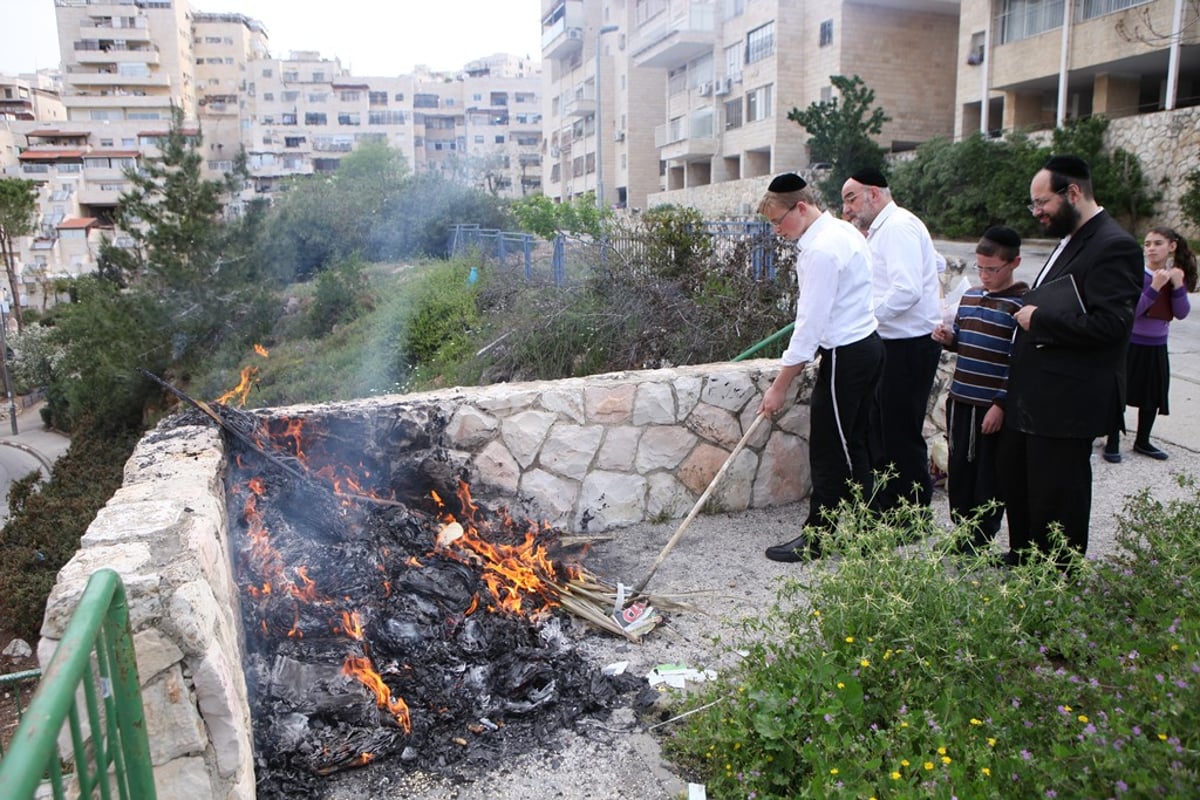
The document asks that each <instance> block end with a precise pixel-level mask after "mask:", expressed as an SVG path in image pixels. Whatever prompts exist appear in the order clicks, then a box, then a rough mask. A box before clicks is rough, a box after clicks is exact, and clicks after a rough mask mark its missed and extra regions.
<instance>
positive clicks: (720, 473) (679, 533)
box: [630, 414, 765, 599]
mask: <svg viewBox="0 0 1200 800" xmlns="http://www.w3.org/2000/svg"><path fill="white" fill-rule="evenodd" d="M763 419H765V417H763V415H762V414H759V415H758V416H756V417H755V418H754V421H753V422H751V423H750V427H748V428H746V432H745V433H743V434H742V438H741V440H740V441H738V443H737V444H736V445H735V446H734V448H733V450H731V451H730V452H729V457H728V458H726V459H725V463H724V464H722V465H721V468H720V469H719V470H717V474H716V475H714V476H713V479H712V480H711V481H709V482H708V488H706V489H705V490H704V494H702V495H700V499H699V500H697V501H696V504H695V505H694V506H692V510H691V511H690V512H688V515H687V516H686V517H684V518H683V522H682V523H681V524H680V525H679V527H678V528H677V529H676V531H675V533H674V535H673V536H671V539H670V540H669V541H668V542H667V544H666V546H665V547H663V549H662V552H660V553H659V554H658V558H656V559H654V563H653V564H652V565H651V566H650V571H649V572H647V573H646V577H644V578H642V579H641V580H640V581H638V584H637V585H636V586H634V587H633V595H631V598H630V599H632V598H633V597H637V596H638V595H640V594H641V593H642V590H643V589H645V588H646V584H648V583H649V582H650V579H651V578H653V577H654V573H655V572H657V571H658V568H659V567H660V566H661V565H662V563H663V561H664V560H665V559H666V557H667V554H668V553H670V552H671V551H672V550H673V549H674V548H675V545H676V544H677V543H678V542H679V540H680V538H682V537H683V532H684V531H685V530H687V526H688V525H690V524H691V522H692V520H693V519H695V518H696V515H697V514H699V513H700V509H702V508H704V504H705V503H706V502H708V496H709V495H710V494H712V493H713V489H715V488H716V487H717V484H719V483H720V482H721V478H723V477H725V473H726V472H728V471H729V466H730V465H731V464H733V461H734V459H736V458H737V457H738V453H741V452H742V450H743V449H745V447H746V443H747V442H749V441H750V436H751V434H753V433H754V430H755V429H756V428H757V427H758V424H759V423H760V422H762V421H763Z"/></svg>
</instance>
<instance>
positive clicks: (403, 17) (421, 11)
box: [0, 0, 542, 76]
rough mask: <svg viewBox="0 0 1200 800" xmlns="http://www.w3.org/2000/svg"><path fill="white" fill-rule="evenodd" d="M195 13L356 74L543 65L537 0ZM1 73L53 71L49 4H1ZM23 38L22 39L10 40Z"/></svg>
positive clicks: (279, 6) (306, 3)
mask: <svg viewBox="0 0 1200 800" xmlns="http://www.w3.org/2000/svg"><path fill="white" fill-rule="evenodd" d="M192 7H193V8H194V9H196V10H197V11H208V12H221V13H230V12H232V13H239V14H245V15H246V16H248V17H251V18H253V19H257V20H259V21H260V22H262V23H263V24H264V25H265V26H266V28H267V34H268V35H269V43H270V47H271V55H272V56H274V57H276V58H286V57H287V55H288V52H289V51H291V50H317V51H319V52H320V54H321V56H322V57H323V58H334V57H337V58H339V59H340V60H341V62H342V66H343V67H346V68H348V69H350V70H351V72H353V74H355V75H363V76H390V75H402V74H405V73H408V72H412V68H413V65H414V64H425V65H426V66H428V67H430V68H432V69H434V70H456V69H459V68H460V67H462V66H463V65H464V64H466V63H467V62H468V61H472V60H474V59H476V58H482V57H483V56H490V55H492V54H493V53H512V54H513V55H516V56H531V57H533V58H534V59H537V60H540V59H541V52H542V45H541V21H540V17H541V3H540V0H453V2H444V0H443V2H439V1H438V0H432V1H431V0H192ZM0 29H4V30H6V31H8V35H6V36H5V37H4V46H3V47H0V74H5V75H14V74H19V73H28V72H34V71H35V70H38V69H44V68H46V67H55V66H57V65H58V31H57V28H56V26H55V21H54V0H0ZM16 31H20V34H19V35H13V34H14V33H15V32H16Z"/></svg>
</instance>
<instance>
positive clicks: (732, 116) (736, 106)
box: [725, 97, 742, 131]
mask: <svg viewBox="0 0 1200 800" xmlns="http://www.w3.org/2000/svg"><path fill="white" fill-rule="evenodd" d="M740 127H742V98H740V97H739V98H738V99H737V100H730V101H729V102H728V103H726V104H725V130H727V131H729V130H733V129H734V128H740Z"/></svg>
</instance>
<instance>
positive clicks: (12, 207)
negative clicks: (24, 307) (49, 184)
mask: <svg viewBox="0 0 1200 800" xmlns="http://www.w3.org/2000/svg"><path fill="white" fill-rule="evenodd" d="M36 187H37V184H36V183H34V182H33V181H27V180H24V179H22V178H0V255H2V256H3V257H4V270H5V272H6V273H7V274H8V288H9V290H10V291H11V292H12V298H13V304H12V308H13V316H14V317H16V320H17V330H20V329H21V328H22V327H23V325H24V321H23V320H22V319H21V292H20V287H19V285H18V283H17V253H16V240H17V237H18V236H28V235H29V234H31V233H33V230H34V221H35V220H36V219H37V189H36Z"/></svg>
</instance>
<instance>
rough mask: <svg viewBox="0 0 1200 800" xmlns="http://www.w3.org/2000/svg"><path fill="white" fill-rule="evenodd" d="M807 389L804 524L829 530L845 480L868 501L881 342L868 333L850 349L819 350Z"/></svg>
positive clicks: (877, 443) (879, 446)
mask: <svg viewBox="0 0 1200 800" xmlns="http://www.w3.org/2000/svg"><path fill="white" fill-rule="evenodd" d="M820 354H821V363H820V365H819V366H818V367H817V384H816V386H814V387H813V393H812V407H811V416H810V426H811V427H810V429H809V435H808V464H809V471H810V473H811V475H812V485H813V488H812V497H811V498H810V500H809V511H808V519H806V520H805V522H804V524H805V525H811V526H813V527H815V528H820V529H830V528H832V527H833V525H832V522H831V521H830V520H829V519H827V518H826V512H832V511H833V509H835V508H836V507H837V505H838V503H839V502H841V501H842V500H844V499H846V498H848V497H850V493H851V483H850V482H851V481H853V482H854V483H857V484H858V485H860V486H861V487H862V489H863V496H864V497H869V496H870V494H871V491H872V489H873V486H874V483H873V478H872V474H871V470H872V468H873V467H874V466H876V464H877V463H878V461H879V458H880V456H881V454H882V450H883V443H882V441H881V437H880V424H881V423H880V413H879V412H880V402H879V400H880V399H879V385H880V382H881V381H882V380H883V362H884V350H883V340H882V339H880V338H879V335H878V334H875V333H872V334H871V335H870V336H868V337H866V338H865V339H861V340H859V341H857V342H854V343H853V344H848V345H843V346H842V347H835V348H833V349H831V350H826V349H824V348H822V349H821V350H820Z"/></svg>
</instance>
